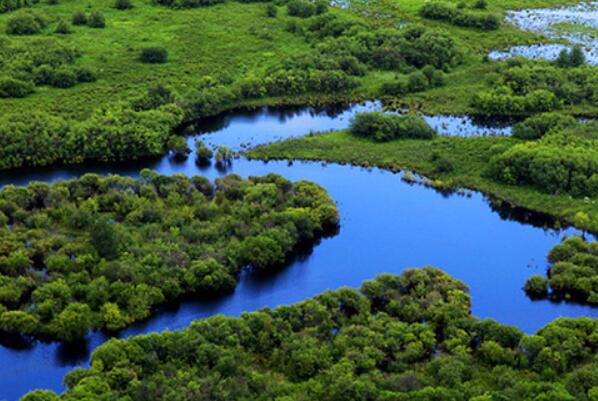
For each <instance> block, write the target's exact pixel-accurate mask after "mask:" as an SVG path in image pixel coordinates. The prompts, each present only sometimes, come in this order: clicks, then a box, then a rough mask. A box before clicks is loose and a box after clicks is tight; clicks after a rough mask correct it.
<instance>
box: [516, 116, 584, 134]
mask: <svg viewBox="0 0 598 401" xmlns="http://www.w3.org/2000/svg"><path fill="white" fill-rule="evenodd" d="M576 123H577V120H576V119H575V118H574V117H572V116H570V115H567V114H562V113H555V112H552V113H541V114H536V115H534V116H531V117H528V118H527V119H525V120H524V121H522V122H520V123H517V124H515V125H514V126H513V137H515V138H519V139H528V140H529V139H538V138H541V137H543V136H544V135H546V133H548V131H550V130H557V131H558V130H562V129H563V128H567V127H570V126H573V125H575V124H576Z"/></svg>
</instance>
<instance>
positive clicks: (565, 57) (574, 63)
mask: <svg viewBox="0 0 598 401" xmlns="http://www.w3.org/2000/svg"><path fill="white" fill-rule="evenodd" d="M585 62H586V56H585V54H584V52H583V50H582V48H581V46H579V45H577V46H573V48H572V49H571V50H570V51H569V50H567V49H563V50H561V52H560V53H559V56H558V57H557V59H556V65H557V66H559V67H561V68H569V67H580V66H582V65H583V64H585Z"/></svg>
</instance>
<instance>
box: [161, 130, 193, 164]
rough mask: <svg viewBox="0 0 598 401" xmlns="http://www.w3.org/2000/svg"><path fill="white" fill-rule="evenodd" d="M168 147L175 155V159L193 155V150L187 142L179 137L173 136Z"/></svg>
mask: <svg viewBox="0 0 598 401" xmlns="http://www.w3.org/2000/svg"><path fill="white" fill-rule="evenodd" d="M166 146H167V147H168V149H169V150H170V151H171V152H172V153H173V154H174V157H175V158H179V159H182V158H186V157H187V155H188V154H189V153H191V148H190V147H189V145H187V140H186V139H185V138H184V137H182V136H179V135H173V136H171V137H170V139H169V140H168V143H167V145H166Z"/></svg>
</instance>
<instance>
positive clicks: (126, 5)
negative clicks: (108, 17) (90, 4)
mask: <svg viewBox="0 0 598 401" xmlns="http://www.w3.org/2000/svg"><path fill="white" fill-rule="evenodd" d="M114 8H116V9H117V10H129V9H131V8H133V3H132V2H131V0H116V1H115V2H114Z"/></svg>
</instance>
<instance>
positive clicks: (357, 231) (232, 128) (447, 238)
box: [0, 103, 598, 401]
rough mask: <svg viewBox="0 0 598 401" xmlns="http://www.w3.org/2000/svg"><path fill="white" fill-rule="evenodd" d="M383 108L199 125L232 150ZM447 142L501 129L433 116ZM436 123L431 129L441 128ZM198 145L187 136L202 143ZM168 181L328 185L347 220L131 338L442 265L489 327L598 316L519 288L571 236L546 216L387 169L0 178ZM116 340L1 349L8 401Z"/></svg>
mask: <svg viewBox="0 0 598 401" xmlns="http://www.w3.org/2000/svg"><path fill="white" fill-rule="evenodd" d="M376 108H379V105H378V104H375V103H367V104H364V105H356V106H352V107H349V108H347V109H344V110H342V109H341V110H339V109H336V110H314V109H311V108H301V109H268V108H264V109H259V110H256V111H252V112H234V113H227V114H225V115H223V116H220V117H218V118H213V119H208V120H206V121H203V122H202V123H201V124H198V128H197V130H198V135H199V136H201V137H202V139H203V140H204V141H205V142H206V143H210V144H213V145H220V144H224V145H228V146H230V147H233V148H235V149H241V148H244V147H246V146H254V145H258V144H260V143H266V142H271V141H275V140H280V139H283V138H287V137H291V136H299V135H304V134H306V133H309V132H310V131H326V130H331V129H341V128H345V127H347V126H348V123H349V120H350V118H351V116H353V115H354V114H355V113H356V112H358V111H364V110H371V109H376ZM435 119H436V120H434V121H437V124H439V126H440V128H439V131H441V132H442V130H445V132H444V133H445V134H451V133H453V134H459V135H470V134H478V135H485V134H488V135H490V134H491V132H495V133H496V132H497V130H501V131H500V132H502V133H503V134H508V132H509V128H508V127H504V126H502V127H501V126H499V127H497V126H479V125H476V124H475V123H474V122H473V121H471V120H469V119H467V118H462V117H450V118H448V117H447V120H442V118H441V117H435ZM433 125H434V124H433ZM194 139H195V137H194V136H192V137H189V143H190V144H193V142H194ZM144 167H147V168H152V169H154V170H157V171H158V172H160V173H162V174H174V173H183V174H187V175H205V176H207V177H209V178H210V179H214V178H216V177H218V176H222V175H224V174H229V173H237V174H239V175H241V176H243V177H247V176H251V175H264V174H268V173H277V174H280V175H283V176H284V177H286V178H288V179H291V180H303V179H305V180H311V181H314V182H317V183H318V184H320V185H322V186H323V187H325V188H326V189H327V190H328V192H329V193H330V195H331V196H332V197H333V198H334V199H335V200H336V201H337V202H338V207H339V210H340V213H341V217H342V221H341V228H340V231H339V233H338V235H336V236H334V237H331V238H327V239H324V240H322V241H321V243H320V244H318V245H316V246H315V247H314V249H313V250H310V251H306V252H305V253H304V254H302V255H300V256H298V257H297V259H296V260H295V261H294V262H293V263H292V264H291V265H290V266H288V267H287V268H285V269H284V270H282V271H280V272H278V273H277V274H273V275H269V276H258V275H254V274H251V273H244V274H243V277H242V278H241V281H240V285H239V286H238V287H237V289H236V290H235V292H234V293H233V294H231V295H229V296H226V297H224V298H221V299H219V300H218V301H212V302H185V303H183V304H181V305H178V306H176V307H169V308H163V309H161V310H159V311H158V312H157V313H156V314H155V315H154V316H153V317H152V318H151V319H149V320H148V321H146V322H143V323H140V324H137V325H134V326H132V327H130V328H128V329H127V330H124V331H123V332H122V333H120V334H119V337H128V336H131V335H136V334H143V333H149V332H161V331H163V330H176V329H180V328H183V327H185V326H187V325H188V324H189V323H190V322H191V321H192V320H194V319H199V318H204V317H208V316H213V315H216V314H225V315H230V316H237V315H239V314H240V313H241V312H244V311H253V310H256V309H259V308H261V307H265V306H269V307H275V306H277V305H281V304H289V303H294V302H297V301H300V300H303V299H305V298H308V297H311V296H313V295H316V294H318V293H321V292H323V291H325V290H328V289H336V288H339V287H342V286H351V287H357V286H359V285H360V283H361V282H362V281H364V280H367V279H371V278H373V277H375V276H376V275H377V274H380V273H383V272H390V273H400V272H402V271H403V270H404V269H405V268H407V267H420V266H424V265H434V266H437V267H440V268H442V269H444V270H445V271H447V272H448V273H449V274H451V275H453V276H454V277H456V278H458V279H460V280H462V281H464V282H465V283H466V284H467V285H469V287H470V288H471V295H472V298H473V312H474V314H475V315H477V316H479V317H481V318H493V319H496V320H498V321H500V322H502V323H506V324H512V325H516V326H518V327H520V328H521V329H523V330H524V331H526V332H528V333H529V332H533V331H535V330H536V329H538V328H539V327H541V326H543V325H545V324H546V323H548V322H550V321H551V320H553V319H555V318H557V317H559V316H582V315H585V316H593V317H598V310H596V309H591V308H589V307H585V306H580V305H574V304H567V303H559V304H556V303H550V302H547V301H530V300H529V299H528V298H527V297H526V296H525V294H524V293H523V291H522V290H521V287H522V285H523V283H524V282H525V280H526V278H527V277H529V276H530V275H531V274H534V273H540V274H543V273H544V271H545V268H546V254H547V252H548V250H549V249H550V248H551V247H552V246H554V245H555V244H556V243H558V242H559V241H560V236H561V235H562V234H563V233H565V232H568V233H572V231H571V230H568V231H561V230H554V229H551V228H549V227H550V225H551V221H550V219H549V218H547V217H544V216H541V215H537V214H533V213H529V212H526V211H522V210H512V209H508V208H498V207H496V206H492V205H491V203H490V202H489V201H488V199H487V198H486V197H485V196H483V195H481V194H479V193H473V194H470V196H463V195H443V194H440V193H438V192H436V191H434V190H431V189H428V188H425V187H423V186H419V185H408V184H407V183H405V182H403V181H402V180H401V179H400V176H399V175H397V174H393V173H390V172H388V171H383V170H378V169H372V170H367V169H363V168H358V167H351V166H341V165H336V164H328V165H324V164H321V163H313V162H310V163H308V162H305V163H302V162H295V163H292V164H290V163H288V162H286V161H277V162H269V163H264V162H261V161H249V160H247V159H244V158H240V159H237V160H234V162H233V165H232V167H231V168H230V169H228V170H227V171H223V170H221V169H218V168H216V167H215V166H207V167H198V166H197V165H196V164H195V162H194V158H193V157H190V158H189V159H188V160H187V161H184V162H176V161H174V160H172V159H171V158H169V157H163V158H161V159H159V160H154V161H143V162H136V163H129V164H125V165H123V164H120V163H119V164H118V165H106V164H103V165H89V164H88V165H82V166H72V167H56V168H45V169H36V170H31V169H29V170H27V171H21V172H19V171H15V172H9V173H2V174H0V185H7V184H14V185H24V184H27V183H28V182H29V181H32V180H37V181H48V182H51V181H56V180H59V179H68V178H73V177H78V176H80V175H82V174H84V173H87V172H96V173H101V174H108V173H113V174H122V175H130V176H137V175H138V173H139V171H140V169H141V168H144ZM106 340H107V338H106V336H104V335H103V334H101V333H90V334H89V336H88V338H87V341H86V342H85V343H84V344H81V345H80V346H75V347H73V346H68V347H67V346H64V345H60V344H56V343H51V344H44V343H38V342H35V343H32V344H2V346H0V367H1V368H2V375H0V399H6V400H7V401H14V400H17V399H18V398H19V397H20V396H22V395H23V394H25V393H26V392H27V391H30V390H32V389H35V388H49V389H53V390H56V391H61V390H62V389H63V384H62V378H63V376H64V374H66V373H67V372H68V371H70V370H71V369H72V368H74V367H76V366H86V364H87V363H88V360H89V356H90V353H91V352H92V351H93V349H95V348H96V347H97V346H98V345H100V344H101V343H103V342H104V341H106Z"/></svg>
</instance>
